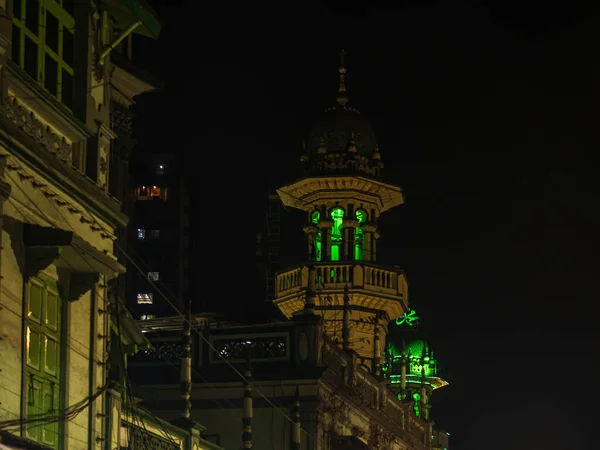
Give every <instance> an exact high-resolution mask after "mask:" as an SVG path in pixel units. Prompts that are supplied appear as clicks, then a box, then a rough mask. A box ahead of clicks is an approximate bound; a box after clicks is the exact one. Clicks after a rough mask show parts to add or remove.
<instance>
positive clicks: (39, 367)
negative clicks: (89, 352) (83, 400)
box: [26, 276, 62, 448]
mask: <svg viewBox="0 0 600 450" xmlns="http://www.w3.org/2000/svg"><path fill="white" fill-rule="evenodd" d="M27 292H28V293H29V295H28V299H27V302H28V306H27V308H28V326H27V342H26V346H27V349H26V353H27V355H26V356H27V372H28V374H27V376H28V385H27V386H28V387H27V399H26V400H27V410H26V413H27V419H28V421H30V422H28V423H27V427H26V428H27V437H28V438H29V439H32V440H34V441H36V442H39V443H41V444H43V445H46V446H48V447H52V448H56V447H57V446H58V437H59V429H60V422H59V421H58V420H54V421H52V420H50V421H48V418H52V417H55V416H57V415H58V413H59V410H58V409H59V400H60V390H59V389H60V375H61V374H60V348H61V335H60V331H61V310H62V301H61V298H60V296H59V295H58V288H57V286H56V283H55V282H54V281H53V280H50V279H48V278H46V277H43V276H40V277H35V278H32V279H31V280H30V281H29V283H28V287H27ZM41 415H43V416H41ZM36 417H37V418H38V419H41V417H43V419H44V420H35V419H36Z"/></svg>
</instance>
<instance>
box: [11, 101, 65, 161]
mask: <svg viewBox="0 0 600 450" xmlns="http://www.w3.org/2000/svg"><path fill="white" fill-rule="evenodd" d="M3 109H4V113H5V115H6V117H7V118H8V119H9V120H10V121H11V122H12V123H14V124H15V125H16V126H17V127H19V128H20V129H21V130H23V131H25V132H26V133H27V134H28V135H29V136H31V137H32V138H34V139H35V141H36V142H37V143H38V144H40V145H42V146H43V147H45V148H46V149H47V150H48V151H49V152H50V153H54V154H55V155H56V156H57V157H58V159H60V160H61V161H63V162H65V163H68V164H71V158H72V155H73V146H72V145H71V144H69V143H68V142H67V140H66V139H65V138H64V137H62V136H59V135H57V134H56V133H55V132H54V131H53V130H52V128H50V126H48V125H44V124H43V123H42V122H41V121H40V120H39V119H38V118H37V117H36V116H35V114H34V113H33V112H32V111H29V110H28V109H27V108H25V107H24V106H23V105H22V104H21V103H20V102H19V101H18V100H17V99H16V98H15V97H9V98H8V99H7V100H6V102H4V104H3Z"/></svg>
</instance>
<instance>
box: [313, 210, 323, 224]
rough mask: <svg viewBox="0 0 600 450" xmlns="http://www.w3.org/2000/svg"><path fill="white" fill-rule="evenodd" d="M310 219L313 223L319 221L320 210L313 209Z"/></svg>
mask: <svg viewBox="0 0 600 450" xmlns="http://www.w3.org/2000/svg"><path fill="white" fill-rule="evenodd" d="M310 220H311V221H312V223H314V224H315V225H316V224H318V223H319V220H321V212H320V211H315V212H313V213H312V216H311V218H310Z"/></svg>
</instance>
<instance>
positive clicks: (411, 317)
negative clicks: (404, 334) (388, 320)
mask: <svg viewBox="0 0 600 450" xmlns="http://www.w3.org/2000/svg"><path fill="white" fill-rule="evenodd" d="M420 323H421V318H420V317H419V316H417V313H416V312H415V310H414V309H411V310H410V311H408V312H407V313H404V314H402V315H401V316H400V317H398V318H397V319H396V325H398V326H400V325H404V326H406V327H409V328H414V327H416V326H417V325H419V324H420Z"/></svg>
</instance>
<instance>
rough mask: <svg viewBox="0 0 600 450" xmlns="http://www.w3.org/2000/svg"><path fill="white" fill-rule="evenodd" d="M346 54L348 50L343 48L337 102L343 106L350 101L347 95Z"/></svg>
mask: <svg viewBox="0 0 600 450" xmlns="http://www.w3.org/2000/svg"><path fill="white" fill-rule="evenodd" d="M345 56H346V51H345V50H344V49H342V51H341V52H340V67H339V69H338V72H339V73H340V87H339V88H338V96H337V102H338V103H339V104H340V105H341V106H346V103H348V97H347V95H346V72H347V71H348V70H347V69H346V63H345V61H344V59H345Z"/></svg>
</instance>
